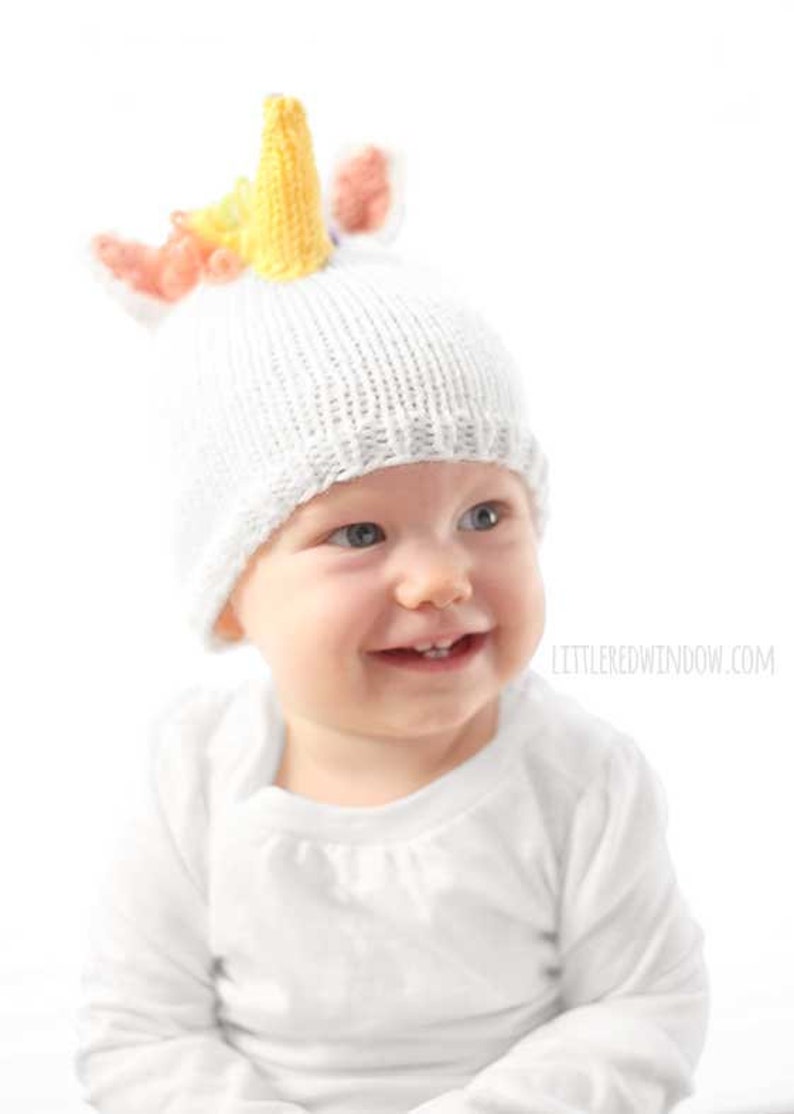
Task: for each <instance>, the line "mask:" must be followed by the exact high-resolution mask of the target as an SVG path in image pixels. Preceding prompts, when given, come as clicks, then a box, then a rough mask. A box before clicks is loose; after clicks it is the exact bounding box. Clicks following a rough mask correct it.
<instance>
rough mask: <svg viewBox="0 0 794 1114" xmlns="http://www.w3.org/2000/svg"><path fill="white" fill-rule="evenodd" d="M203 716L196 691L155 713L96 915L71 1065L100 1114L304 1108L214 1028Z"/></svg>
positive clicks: (229, 1113) (293, 1111)
mask: <svg viewBox="0 0 794 1114" xmlns="http://www.w3.org/2000/svg"><path fill="white" fill-rule="evenodd" d="M198 691H199V692H200V690H198ZM207 714H208V710H207V707H206V700H204V701H202V699H201V698H200V696H197V690H195V689H191V690H190V692H189V693H187V694H184V693H183V694H182V695H181V697H180V698H179V699H178V700H177V701H176V702H175V703H174V704H173V705H172V706H171V707H170V708H169V710H168V712H167V713H161V715H160V716H158V717H156V720H155V723H154V725H153V728H154V729H153V730H152V733H151V738H150V746H149V751H148V754H149V758H148V762H147V765H146V775H145V783H144V786H143V790H142V792H140V793H139V794H138V797H137V801H136V804H135V805H134V806H133V807H131V808H130V810H129V813H128V816H127V819H126V822H125V823H123V824H122V825H121V827H120V829H119V831H120V835H119V837H118V840H117V842H116V844H115V846H114V850H113V853H112V854H111V855H110V856H109V857H108V860H107V861H108V862H109V866H108V867H107V869H106V871H105V874H104V877H103V880H102V882H101V884H100V887H99V892H98V896H97V900H96V903H95V905H94V907H93V909H92V911H91V914H90V918H89V920H90V924H89V940H90V943H89V945H88V948H87V951H86V957H85V959H84V962H83V968H82V973H81V983H80V985H81V1000H80V1004H79V1006H78V1009H77V1014H76V1018H75V1021H76V1033H77V1046H76V1055H75V1059H74V1069H75V1073H76V1075H77V1078H78V1080H79V1083H80V1084H81V1087H82V1093H83V1097H84V1100H85V1101H86V1102H87V1103H88V1104H89V1105H90V1106H91V1107H92V1108H93V1109H95V1110H97V1111H99V1112H100V1114H146V1112H151V1114H153V1112H154V1111H166V1110H167V1111H168V1114H306V1111H305V1110H304V1109H303V1108H302V1107H300V1106H297V1105H296V1104H294V1103H291V1102H284V1101H281V1100H280V1098H279V1096H278V1095H277V1094H276V1093H275V1091H274V1090H273V1088H272V1087H271V1085H270V1083H269V1081H268V1079H267V1078H266V1076H265V1075H264V1074H263V1073H262V1072H260V1071H259V1070H257V1069H256V1068H255V1066H254V1065H253V1064H252V1063H251V1062H250V1061H249V1060H248V1059H247V1058H246V1057H244V1056H243V1055H242V1054H240V1053H239V1052H237V1050H236V1049H234V1048H232V1046H231V1045H229V1044H228V1043H227V1042H226V1041H225V1040H224V1039H223V1034H222V1032H221V1030H220V1028H219V1026H218V1024H217V1017H216V1001H215V993H214V985H213V967H214V960H213V956H212V955H211V954H210V950H209V947H208V932H207V930H208V912H207V900H206V881H205V879H206V871H205V864H204V854H205V851H204V848H205V836H206V828H207V810H206V805H205V801H204V797H203V792H202V782H201V773H200V770H201V764H200V762H199V760H198V759H199V753H198V750H197V747H196V742H197V740H198V739H199V738H200V734H201V730H202V724H204V725H205V726H204V728H203V729H204V730H206V722H205V721H206V717H207Z"/></svg>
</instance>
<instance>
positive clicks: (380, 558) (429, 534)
mask: <svg viewBox="0 0 794 1114" xmlns="http://www.w3.org/2000/svg"><path fill="white" fill-rule="evenodd" d="M536 543H537V538H536V534H535V529H534V525H533V520H532V513H531V507H530V496H529V493H528V490H527V488H526V487H525V485H524V482H523V480H522V479H521V478H520V476H518V475H517V474H516V473H514V472H511V471H508V470H507V469H505V468H502V467H500V466H498V465H495V464H480V463H476V462H468V461H460V462H457V461H456V462H446V461H444V462H429V463H419V464H407V465H398V466H395V467H390V468H384V469H381V470H379V471H377V472H371V473H369V474H368V475H366V476H362V477H359V478H357V479H355V480H352V481H350V482H346V483H339V484H335V485H334V486H333V487H331V488H329V489H328V490H327V491H325V492H323V493H322V494H321V495H318V496H316V497H314V498H313V499H311V500H310V501H309V502H307V503H304V504H303V505H302V506H300V507H298V508H296V510H295V511H294V512H293V514H292V515H291V517H290V518H289V519H288V520H287V522H286V523H284V524H283V525H282V527H281V528H280V529H279V530H277V531H276V532H275V533H274V534H273V535H272V536H271V537H270V538H269V539H268V541H267V543H266V544H265V545H264V546H262V547H261V548H260V550H259V551H258V552H257V553H256V554H255V555H254V557H253V558H252V560H251V561H250V562H249V565H248V567H247V568H246V571H245V573H244V574H243V576H242V577H241V578H240V580H239V581H238V583H237V585H236V587H235V590H234V592H233V593H232V597H231V600H230V606H227V609H226V612H225V616H224V623H225V629H226V631H227V632H228V631H230V630H232V629H237V631H238V633H241V634H244V635H245V637H247V639H248V640H249V641H250V642H251V643H252V644H254V645H255V646H256V647H258V649H259V650H260V651H261V653H262V655H263V656H264V658H265V660H266V662H267V663H268V665H269V667H270V669H271V671H272V673H273V679H274V683H275V685H276V687H277V690H278V693H279V699H280V701H281V703H282V705H283V706H284V707H285V708H286V709H289V710H290V711H291V712H292V713H294V714H295V715H297V716H300V717H301V718H303V719H305V720H310V721H312V722H314V723H315V724H321V723H322V724H324V725H327V726H329V727H332V728H333V729H335V730H337V731H340V732H344V733H346V734H367V733H369V734H372V733H377V734H378V735H382V736H384V737H392V738H406V737H413V736H415V735H418V734H422V733H423V732H425V733H426V732H429V731H436V732H443V731H445V730H447V729H449V730H453V729H454V728H455V727H456V726H457V725H460V724H463V723H464V722H466V721H467V720H468V719H469V718H470V717H472V716H473V715H475V714H476V713H477V712H478V711H479V710H480V709H482V708H483V707H484V706H485V705H486V704H488V703H489V702H492V701H493V700H494V698H495V697H496V696H498V694H499V692H500V690H501V689H502V688H503V686H504V685H505V684H506V683H507V682H508V681H509V680H510V679H511V678H512V677H513V676H515V675H516V674H517V673H519V672H520V670H521V669H522V668H523V667H524V666H525V664H526V663H528V662H529V660H530V659H531V658H532V656H533V654H534V652H535V649H536V647H537V645H538V643H539V641H540V638H541V635H542V633H543V627H544V620H545V606H544V592H543V584H542V580H541V576H540V571H539V568H538V560H537V552H536ZM442 626H443V627H444V628H446V629H449V628H453V629H460V630H462V631H464V632H465V631H470V630H475V631H482V630H487V631H488V632H489V633H488V636H487V638H486V641H485V644H484V646H483V648H482V649H481V650H480V651H479V653H478V654H476V655H475V656H474V657H472V659H471V660H470V661H468V662H467V663H466V664H465V665H464V666H463V667H462V668H460V669H456V670H447V671H439V672H423V671H419V670H413V669H403V668H399V667H396V666H394V665H391V664H389V663H388V662H385V661H384V660H383V659H382V658H380V657H378V656H377V654H376V653H375V651H377V650H381V649H384V648H386V647H393V646H409V645H411V644H413V643H416V642H420V641H423V640H424V641H427V640H429V639H428V632H433V631H436V630H438V629H439V627H442Z"/></svg>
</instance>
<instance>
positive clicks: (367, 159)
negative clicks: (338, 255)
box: [326, 144, 404, 243]
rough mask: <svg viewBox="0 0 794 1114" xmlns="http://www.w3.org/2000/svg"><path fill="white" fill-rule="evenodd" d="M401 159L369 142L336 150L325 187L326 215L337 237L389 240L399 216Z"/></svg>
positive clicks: (401, 187) (394, 234) (398, 224)
mask: <svg viewBox="0 0 794 1114" xmlns="http://www.w3.org/2000/svg"><path fill="white" fill-rule="evenodd" d="M403 168H404V159H403V156H402V154H401V153H399V152H397V151H386V150H385V149H384V148H382V147H375V146H373V145H372V144H370V145H368V146H366V147H358V148H346V149H345V150H344V151H340V152H339V153H338V154H337V158H336V160H335V166H334V170H333V174H332V177H331V181H330V184H329V187H328V189H327V190H326V219H327V221H328V224H329V226H330V227H331V229H332V234H335V238H336V239H337V240H339V239H341V238H344V237H345V236H352V235H369V236H374V238H375V239H377V240H380V241H381V242H383V243H389V242H391V241H392V240H393V239H394V238H395V236H396V235H397V232H398V230H399V228H400V225H401V224H402V220H403V214H404V206H403V196H404V189H403V181H404V173H403Z"/></svg>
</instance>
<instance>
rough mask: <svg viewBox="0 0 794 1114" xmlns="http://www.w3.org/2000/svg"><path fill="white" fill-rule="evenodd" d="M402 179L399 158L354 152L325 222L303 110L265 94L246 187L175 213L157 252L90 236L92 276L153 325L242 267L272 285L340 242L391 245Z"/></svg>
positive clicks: (316, 264)
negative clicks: (350, 238)
mask: <svg viewBox="0 0 794 1114" xmlns="http://www.w3.org/2000/svg"><path fill="white" fill-rule="evenodd" d="M399 177H400V175H399V173H398V160H397V158H396V157H394V156H392V157H391V158H390V157H389V156H388V155H387V154H386V152H384V151H383V150H381V149H380V148H377V147H373V146H369V147H366V148H363V149H359V150H358V151H356V152H355V153H354V154H350V155H348V156H346V157H345V158H344V159H343V160H342V161H340V162H339V164H338V165H337V167H336V169H335V172H334V176H333V182H332V188H331V190H330V191H329V197H328V208H327V210H326V214H325V215H324V214H323V209H322V197H321V191H320V184H319V178H318V175H317V168H316V165H315V161H314V152H313V148H312V140H311V134H310V132H309V128H308V124H307V122H306V114H305V111H304V109H303V106H302V104H301V103H300V101H298V100H297V99H296V98H295V97H284V96H281V95H280V94H278V95H274V96H269V97H267V98H266V99H265V104H264V129H263V135H262V147H261V155H260V161H259V167H258V170H257V175H256V178H255V179H254V181H253V182H249V181H248V179H246V178H238V180H237V182H236V183H235V186H234V189H233V190H232V191H231V193H229V194H228V195H227V196H226V197H224V198H223V199H222V200H221V201H220V202H218V203H217V204H215V205H209V206H207V207H206V208H204V209H199V210H195V211H191V212H185V211H182V210H176V211H174V212H173V213H172V214H171V224H172V230H171V233H170V234H169V236H168V239H167V240H166V241H165V243H164V244H162V245H161V246H159V247H152V246H149V245H146V244H142V243H139V242H137V241H134V240H124V239H122V238H121V237H120V236H119V235H117V234H116V233H115V232H106V233H102V234H100V235H98V236H95V237H94V238H93V239H92V241H91V244H90V254H91V263H92V266H93V270H94V273H95V274H96V275H97V277H98V278H100V279H101V280H102V281H103V284H104V285H105V287H106V289H107V290H108V292H109V293H110V294H111V295H112V296H113V297H114V298H115V299H116V301H118V302H119V304H121V305H122V306H123V308H124V309H125V310H127V312H129V313H130V314H131V315H132V316H133V317H134V318H135V319H136V320H138V321H140V322H141V323H142V324H145V325H148V326H150V327H156V326H157V325H158V324H159V323H160V321H161V320H162V319H163V318H164V317H165V316H166V315H167V313H168V310H169V308H170V306H171V304H173V303H174V302H176V301H178V300H179V299H180V298H183V297H184V296H185V295H186V294H187V293H188V292H189V291H190V290H192V289H193V287H194V286H196V284H197V283H198V282H200V281H204V282H208V283H219V282H230V281H233V280H234V279H235V278H237V276H238V275H239V273H240V271H241V270H243V268H244V267H247V266H250V267H251V268H252V269H253V270H254V271H256V272H257V274H260V275H262V276H263V278H266V279H269V280H270V281H282V282H283V281H290V280H292V279H297V278H301V277H303V276H304V275H309V274H312V273H313V272H314V271H317V270H320V269H321V268H322V267H324V266H325V264H326V263H327V261H328V259H329V258H330V257H331V255H332V254H333V251H334V244H335V243H338V242H339V240H340V239H341V238H342V237H343V236H345V235H354V234H360V233H365V234H373V233H374V234H377V237H378V238H379V239H388V238H392V237H393V235H394V233H395V231H396V226H397V223H399V222H398V221H396V220H395V217H396V216H399V211H398V208H397V205H396V200H397V195H398V188H397V187H398V186H399V185H400V183H399V181H398V178H399ZM387 218H389V219H388V220H387ZM97 264H98V265H99V266H98V267H97Z"/></svg>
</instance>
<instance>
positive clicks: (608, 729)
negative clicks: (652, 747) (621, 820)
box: [515, 671, 643, 811]
mask: <svg viewBox="0 0 794 1114" xmlns="http://www.w3.org/2000/svg"><path fill="white" fill-rule="evenodd" d="M517 695H518V701H517V703H518V706H519V707H520V708H521V709H523V714H520V715H518V716H516V717H515V723H516V729H517V730H518V731H519V733H520V734H521V738H520V740H519V742H520V746H519V749H520V753H521V761H522V763H523V766H524V768H525V770H526V772H527V775H528V778H529V780H530V781H531V782H532V784H533V786H535V788H536V790H537V791H538V793H539V795H540V796H542V797H544V798H546V799H547V800H550V801H552V802H553V807H555V808H560V807H561V808H562V809H563V811H567V810H566V809H565V806H566V805H568V806H569V807H570V806H573V805H574V804H575V803H576V801H578V800H579V799H580V797H581V796H582V794H583V793H585V792H586V791H587V790H588V789H590V788H591V787H592V786H593V785H595V784H596V783H598V782H602V781H604V780H605V778H606V777H607V775H608V773H609V771H610V770H611V769H612V768H613V767H614V766H615V765H620V766H626V765H628V766H631V765H635V764H637V763H638V762H642V761H643V758H642V755H641V752H640V750H639V747H638V746H637V744H636V743H635V741H634V740H633V739H632V738H631V737H630V736H629V735H627V734H626V733H625V732H624V731H622V730H620V729H619V728H618V727H616V726H615V725H614V724H612V723H610V722H609V721H608V720H606V719H604V718H603V717H602V716H599V715H597V714H595V713H594V712H592V711H590V710H589V709H587V708H586V707H584V705H582V704H581V703H580V702H579V701H578V700H577V699H576V698H575V697H573V696H571V695H569V694H568V693H565V692H562V691H561V690H559V689H557V688H556V687H554V686H553V685H552V684H551V683H550V682H548V681H547V680H545V679H544V678H542V677H540V675H539V674H537V673H534V672H532V671H530V672H528V673H527V674H526V675H525V676H524V677H523V678H522V679H521V681H520V682H519V685H518V693H517Z"/></svg>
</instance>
